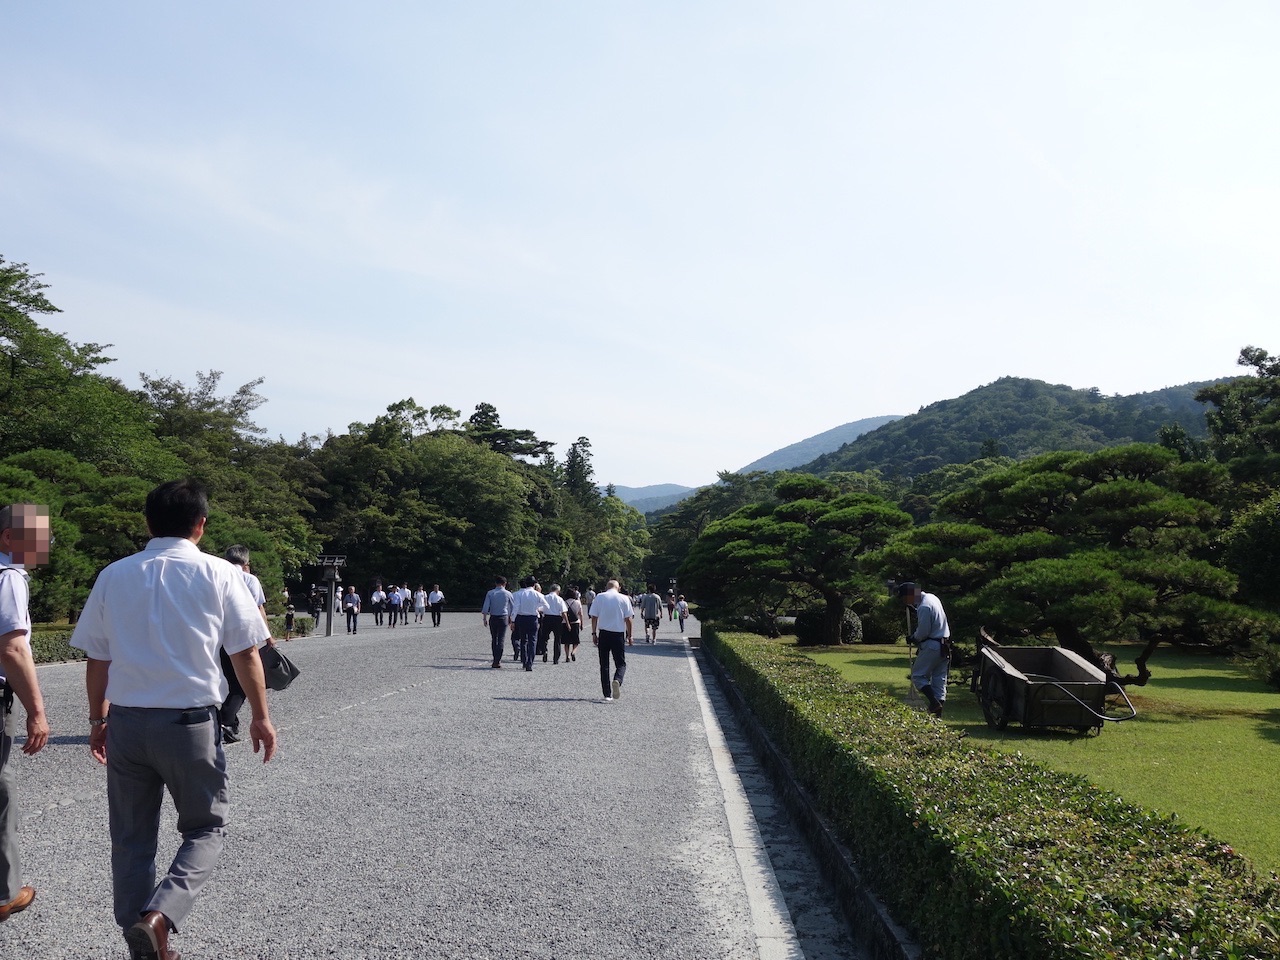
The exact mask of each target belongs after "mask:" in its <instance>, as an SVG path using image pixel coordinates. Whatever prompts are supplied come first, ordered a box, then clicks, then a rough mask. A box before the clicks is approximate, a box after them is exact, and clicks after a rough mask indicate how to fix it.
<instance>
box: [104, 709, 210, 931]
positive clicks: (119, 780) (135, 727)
mask: <svg viewBox="0 0 1280 960" xmlns="http://www.w3.org/2000/svg"><path fill="white" fill-rule="evenodd" d="M217 715H218V708H217V707H216V706H211V707H200V708H198V709H194V710H166V709H147V708H142V707H121V706H119V705H118V704H113V705H112V707H111V722H110V723H108V724H107V807H108V815H109V822H110V827H111V882H112V892H113V894H114V897H115V917H116V923H118V924H119V925H120V927H121V928H122V929H127V928H129V927H131V926H133V924H135V923H137V921H138V918H139V917H141V916H142V915H143V914H144V913H149V912H150V911H152V910H159V911H160V912H161V913H163V914H164V915H165V916H166V917H168V918H169V922H170V923H171V924H172V925H173V927H174V929H175V930H176V929H177V928H178V927H179V926H181V925H182V924H183V923H184V922H185V921H186V918H187V915H188V914H189V913H190V912H191V908H192V907H193V906H194V905H195V899H196V896H197V895H198V894H199V893H200V888H201V887H203V886H204V884H205V882H206V881H207V880H208V879H209V876H210V875H211V874H212V873H213V866H214V864H215V863H216V862H217V859H218V854H219V853H221V852H222V845H223V842H224V840H225V839H226V829H225V828H226V825H227V812H228V809H229V803H228V798H227V758H226V755H225V754H224V753H223V752H222V729H221V727H220V725H219V724H218V722H217ZM166 788H168V790H169V794H170V796H172V797H173V805H174V808H175V809H176V810H177V811H178V832H179V833H180V834H181V835H182V843H181V845H180V846H179V847H178V852H177V853H176V854H175V855H174V858H173V863H172V864H171V865H170V866H169V870H168V872H167V873H166V874H165V875H164V876H163V877H161V878H160V881H159V883H157V882H156V847H157V844H158V842H159V832H160V805H161V803H162V802H163V801H164V792H165V789H166Z"/></svg>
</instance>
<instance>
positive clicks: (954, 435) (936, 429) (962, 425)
mask: <svg viewBox="0 0 1280 960" xmlns="http://www.w3.org/2000/svg"><path fill="white" fill-rule="evenodd" d="M1213 382H1215V381H1207V382H1204V383H1189V384H1185V385H1182V386H1178V387H1170V388H1167V389H1164V390H1158V391H1155V392H1153V393H1141V394H1134V395H1132V396H1115V397H1105V396H1103V395H1102V394H1101V393H1100V392H1099V391H1098V390H1096V389H1088V390H1076V389H1072V388H1071V387H1067V386H1061V385H1054V384H1049V383H1045V382H1043V381H1040V380H1027V379H1023V378H1020V377H1004V378H1002V379H1000V380H997V381H996V382H995V383H992V384H988V385H987V386H985V387H979V388H978V389H976V390H971V391H970V392H969V393H966V394H964V395H963V396H960V397H956V398H955V399H952V400H942V401H939V402H938V403H934V404H930V405H929V406H927V407H925V408H923V409H922V410H921V411H920V412H919V413H915V414H912V415H911V416H908V417H903V418H902V419H900V420H895V421H894V422H893V423H889V424H887V425H885V426H882V427H880V428H879V429H877V430H873V431H872V432H870V433H866V434H863V435H862V436H860V437H859V438H858V439H856V440H854V441H852V442H851V443H847V444H845V445H844V446H842V447H841V448H840V449H839V450H836V451H834V452H833V453H828V454H824V455H823V456H820V457H817V458H816V459H814V460H813V461H811V462H809V463H807V464H805V465H804V466H801V467H799V468H797V469H799V470H800V471H802V472H804V473H815V474H818V475H820V476H823V475H826V474H829V473H833V472H838V471H859V472H861V471H866V470H879V471H880V472H881V473H882V474H883V475H884V476H886V477H891V478H910V477H914V476H918V475H920V474H922V473H927V472H928V471H930V470H935V469H937V468H939V467H941V466H944V465H946V464H954V463H969V462H971V461H973V460H977V459H979V458H980V457H991V456H1006V457H1013V458H1015V459H1023V458H1026V457H1031V456H1036V455H1038V454H1041V453H1047V452H1050V451H1053V450H1083V451H1091V450H1100V449H1102V448H1103V447H1110V446H1116V445H1118V444H1124V443H1134V442H1146V443H1154V442H1156V441H1157V440H1159V439H1160V430H1161V428H1162V427H1165V426H1168V425H1171V424H1178V425H1180V426H1181V427H1182V428H1183V430H1185V432H1186V434H1187V435H1188V436H1190V437H1192V438H1202V437H1204V436H1205V419H1204V407H1203V405H1202V404H1201V403H1199V402H1197V401H1196V399H1195V395H1196V392H1197V391H1198V390H1200V389H1202V388H1204V387H1207V386H1210V385H1211V384H1212V383H1213Z"/></svg>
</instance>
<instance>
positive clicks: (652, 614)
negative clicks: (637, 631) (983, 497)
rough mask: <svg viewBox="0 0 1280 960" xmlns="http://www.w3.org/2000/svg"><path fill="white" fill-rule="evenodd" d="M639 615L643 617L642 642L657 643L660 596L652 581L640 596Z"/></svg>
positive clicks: (660, 610) (660, 622)
mask: <svg viewBox="0 0 1280 960" xmlns="http://www.w3.org/2000/svg"><path fill="white" fill-rule="evenodd" d="M640 616H641V617H643V618H644V642H645V643H657V642H658V627H660V626H662V597H660V596H658V588H657V587H655V586H654V585H653V584H652V583H651V584H649V589H648V591H647V592H646V593H645V594H643V595H642V596H641V597H640ZM650 634H652V635H653V636H652V638H650Z"/></svg>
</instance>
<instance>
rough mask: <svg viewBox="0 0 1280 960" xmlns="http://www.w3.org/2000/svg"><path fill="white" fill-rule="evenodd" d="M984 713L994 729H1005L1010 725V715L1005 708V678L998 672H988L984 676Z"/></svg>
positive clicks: (982, 700)
mask: <svg viewBox="0 0 1280 960" xmlns="http://www.w3.org/2000/svg"><path fill="white" fill-rule="evenodd" d="M980 702H981V703H982V715H983V716H984V717H985V718H986V720H987V726H988V727H990V728H991V729H992V730H1003V729H1004V728H1005V727H1007V726H1008V725H1009V715H1008V714H1007V713H1006V712H1005V709H1004V680H1003V678H1002V677H1000V675H999V674H998V673H995V672H991V673H987V674H985V675H984V676H983V678H982V696H981V698H980Z"/></svg>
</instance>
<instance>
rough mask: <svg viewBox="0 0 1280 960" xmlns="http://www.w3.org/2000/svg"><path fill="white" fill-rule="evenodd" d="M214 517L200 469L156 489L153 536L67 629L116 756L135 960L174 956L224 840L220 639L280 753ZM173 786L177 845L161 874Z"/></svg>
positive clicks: (92, 717)
mask: <svg viewBox="0 0 1280 960" xmlns="http://www.w3.org/2000/svg"><path fill="white" fill-rule="evenodd" d="M208 515H209V501H208V496H207V494H206V493H205V491H204V488H203V487H201V486H200V485H199V484H198V483H196V482H195V481H192V480H175V481H171V482H169V483H165V484H161V485H160V486H158V487H156V488H155V489H154V490H152V491H151V492H150V493H149V494H148V495H147V499H146V506H145V516H146V521H147V529H148V530H149V531H150V533H151V537H152V539H151V540H150V541H149V542H148V543H147V545H146V546H145V547H144V548H143V549H142V550H141V551H140V552H138V553H136V554H134V555H133V556H130V557H125V558H124V559H122V560H117V561H116V562H115V563H113V564H111V565H110V566H108V567H107V568H106V569H104V570H103V571H102V572H101V573H100V574H99V575H98V579H97V582H96V583H94V585H93V589H92V591H90V593H89V599H88V600H87V601H86V602H85V605H84V610H83V612H82V613H81V615H80V620H79V622H77V623H76V626H75V631H74V632H73V633H72V635H71V645H72V646H73V647H78V648H79V649H81V650H83V651H84V652H85V654H86V655H87V657H88V660H87V662H86V666H85V689H86V692H87V694H88V701H89V750H90V753H91V754H92V755H93V757H94V759H95V760H97V761H98V762H99V763H103V764H106V767H107V808H108V823H109V828H110V833H111V877H112V895H113V899H114V906H115V910H114V912H115V920H116V923H117V924H119V926H120V929H121V931H122V932H123V933H124V939H125V943H126V944H128V946H129V954H130V957H131V958H132V960H175V958H176V957H177V956H178V953H177V951H176V950H172V949H170V947H169V938H170V934H172V933H174V932H176V931H178V930H180V929H181V928H182V927H183V926H184V925H185V924H186V920H187V917H188V916H189V915H190V913H191V909H192V907H194V905H195V901H196V898H197V897H198V896H199V894H200V891H201V889H202V888H203V887H204V885H205V883H206V882H207V881H208V880H209V878H210V876H211V875H212V873H213V869H214V866H215V864H216V862H217V859H218V856H219V854H220V853H221V852H222V848H223V843H224V841H225V837H226V827H227V823H228V810H229V804H228V794H227V758H226V754H225V753H224V752H223V747H222V736H221V732H222V728H221V727H220V726H219V725H218V722H217V721H218V705H219V704H221V703H222V701H223V699H224V698H225V697H226V694H227V685H226V681H225V680H224V679H223V676H222V670H221V668H220V667H219V665H218V649H219V648H220V647H221V648H222V649H225V650H227V651H228V652H229V653H230V654H231V662H232V663H233V664H234V666H235V670H236V675H237V676H238V677H239V678H240V685H241V687H243V688H244V691H245V696H246V698H247V700H248V703H249V707H250V710H251V712H252V715H253V718H252V721H251V722H250V724H249V735H250V738H251V739H252V742H253V750H254V752H255V753H258V752H261V753H262V759H263V761H269V760H270V759H271V758H272V757H274V756H275V753H276V731H275V727H274V726H272V724H271V717H270V714H269V713H268V710H267V694H266V687H265V685H264V683H263V677H262V661H261V659H260V658H259V656H258V651H257V646H258V644H259V643H261V642H262V641H263V640H265V639H266V638H267V636H268V633H269V631H268V630H267V629H266V628H265V626H264V624H263V622H262V616H261V614H260V613H259V612H258V608H257V607H256V606H255V605H254V602H253V598H252V597H251V596H250V595H249V591H248V589H247V588H246V587H245V584H244V578H243V577H241V576H240V571H238V570H236V569H235V568H234V567H232V566H231V565H230V564H228V563H226V562H225V561H224V560H222V559H221V558H219V557H212V556H209V555H208V554H205V553H201V552H200V550H199V548H198V547H197V544H198V543H199V542H200V539H201V537H202V536H203V535H204V531H205V523H206V520H207V518H208ZM108 705H109V707H110V713H108ZM166 792H167V793H168V795H169V796H170V797H172V798H173V803H174V806H175V808H176V809H177V814H178V830H179V832H180V833H181V835H182V843H181V844H180V845H179V847H178V850H177V853H176V854H175V855H174V858H173V862H172V864H171V866H170V867H169V869H168V870H167V871H165V872H164V873H163V874H162V875H161V876H160V879H159V882H158V883H157V881H156V874H157V870H156V862H155V858H156V846H157V843H158V840H159V837H158V833H159V829H160V807H161V804H162V803H163V802H164V796H165V793H166Z"/></svg>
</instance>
